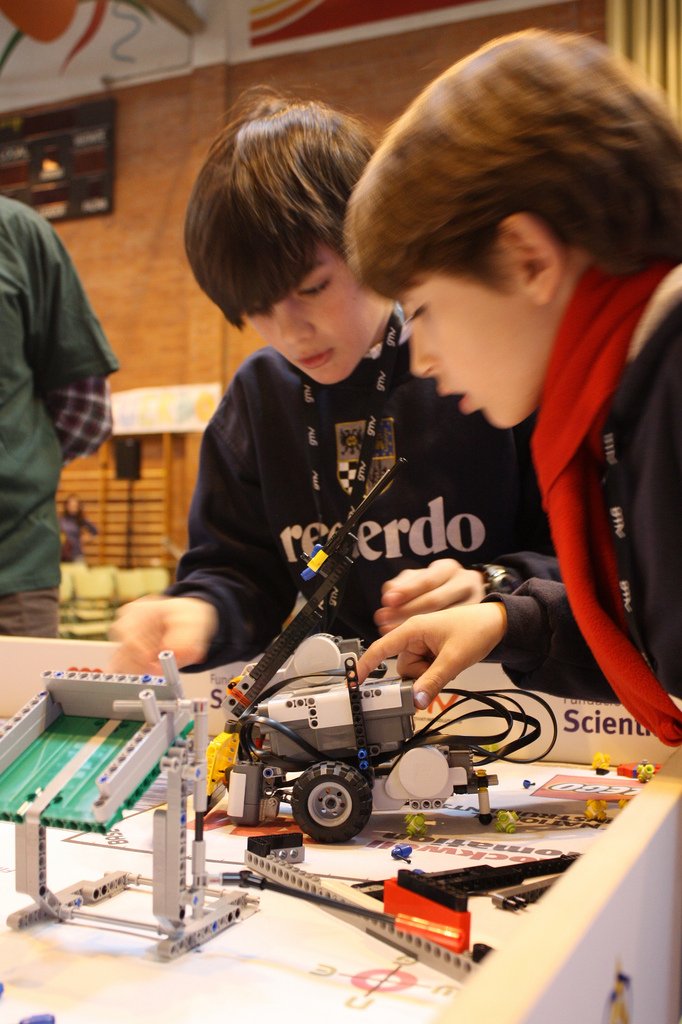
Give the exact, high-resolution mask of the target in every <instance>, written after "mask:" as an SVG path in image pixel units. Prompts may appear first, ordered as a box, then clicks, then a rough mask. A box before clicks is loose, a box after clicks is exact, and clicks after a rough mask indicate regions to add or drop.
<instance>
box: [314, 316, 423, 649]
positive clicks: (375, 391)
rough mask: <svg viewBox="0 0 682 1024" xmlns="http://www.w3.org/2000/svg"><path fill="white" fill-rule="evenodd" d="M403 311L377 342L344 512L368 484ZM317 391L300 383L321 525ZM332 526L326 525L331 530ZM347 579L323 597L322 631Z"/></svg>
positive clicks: (328, 625)
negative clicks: (362, 429) (369, 397)
mask: <svg viewBox="0 0 682 1024" xmlns="http://www.w3.org/2000/svg"><path fill="white" fill-rule="evenodd" d="M403 320H404V316H403V311H402V307H401V306H398V305H396V306H395V307H394V308H393V312H392V313H391V315H390V317H389V318H388V323H387V324H386V330H385V332H384V338H383V341H382V343H381V353H380V354H379V356H378V358H377V359H376V361H375V369H376V372H375V375H374V384H373V385H372V389H371V394H372V404H371V405H370V408H369V410H368V414H367V419H366V420H365V432H364V436H363V438H362V444H361V446H360V455H359V458H358V464H357V472H356V475H355V480H354V481H353V486H352V488H351V494H350V503H349V509H348V512H349V513H350V512H351V511H353V510H354V509H355V508H356V507H357V505H358V504H359V503H360V502H361V501H362V499H363V497H364V495H365V491H366V490H367V489H368V488H369V485H370V470H371V465H372V457H373V455H374V447H375V444H376V437H377V431H378V429H379V426H380V423H381V414H382V411H383V408H384V404H385V402H386V398H387V396H388V393H389V391H390V389H391V384H392V381H393V372H394V370H395V366H396V362H397V359H398V346H399V344H400V335H401V332H402V327H403ZM318 392H319V385H317V384H315V382H314V381H311V380H304V381H303V420H304V424H305V432H306V444H307V449H308V463H309V466H310V482H311V487H312V492H313V499H314V501H315V511H316V513H317V519H318V522H319V523H320V525H322V524H323V519H322V502H321V483H320V481H321V475H320V467H321V459H320V441H321V436H320V417H319V405H318V401H319V399H318ZM332 525H333V524H332V523H330V524H329V528H330V529H331V527H332ZM347 580H348V577H347V576H346V578H345V579H344V581H343V583H342V585H341V587H340V588H339V587H334V588H333V589H332V590H331V592H330V593H329V594H328V595H327V598H326V600H325V607H324V615H323V619H322V623H321V626H320V628H321V630H322V632H328V631H329V630H330V629H331V626H332V623H333V621H334V618H335V616H336V613H337V612H338V610H339V607H340V604H341V601H342V598H343V591H344V590H345V586H346V583H347Z"/></svg>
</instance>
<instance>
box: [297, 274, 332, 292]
mask: <svg viewBox="0 0 682 1024" xmlns="http://www.w3.org/2000/svg"><path fill="white" fill-rule="evenodd" d="M328 284H329V278H328V277H326V278H325V279H324V281H320V283H319V284H311V285H309V286H308V287H307V288H299V289H298V294H299V295H319V294H320V292H323V291H324V290H325V288H326V287H327V285H328Z"/></svg>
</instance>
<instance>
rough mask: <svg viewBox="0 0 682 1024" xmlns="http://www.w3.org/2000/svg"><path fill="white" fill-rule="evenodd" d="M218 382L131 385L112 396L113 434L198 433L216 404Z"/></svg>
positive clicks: (220, 394)
mask: <svg viewBox="0 0 682 1024" xmlns="http://www.w3.org/2000/svg"><path fill="white" fill-rule="evenodd" d="M221 396H222V388H221V386H220V384H182V385H177V386H173V387H165V388H134V389H133V390H131V391H117V392H114V394H112V396H111V404H112V408H113V414H114V434H168V433H183V434H190V433H201V432H202V431H203V430H204V429H205V427H206V424H207V423H208V421H209V420H210V418H211V416H212V415H213V413H214V412H215V410H216V409H217V407H218V402H219V401H220V399H221Z"/></svg>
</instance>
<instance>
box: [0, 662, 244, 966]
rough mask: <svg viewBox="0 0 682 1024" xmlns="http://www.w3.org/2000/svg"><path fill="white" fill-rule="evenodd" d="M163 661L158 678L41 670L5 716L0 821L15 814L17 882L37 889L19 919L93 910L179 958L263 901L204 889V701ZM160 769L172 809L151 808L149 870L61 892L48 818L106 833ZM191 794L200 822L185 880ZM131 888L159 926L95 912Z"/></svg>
mask: <svg viewBox="0 0 682 1024" xmlns="http://www.w3.org/2000/svg"><path fill="white" fill-rule="evenodd" d="M160 661H161V664H162V668H163V671H164V675H163V676H160V677H152V676H126V675H111V674H104V673H101V672H94V673H93V672H76V671H68V672H45V673H43V685H44V689H43V690H42V691H41V692H40V693H38V694H37V695H36V696H35V697H34V698H33V699H32V700H30V701H29V702H28V703H27V704H26V705H25V706H24V707H23V708H22V709H21V710H20V711H19V712H18V713H17V714H16V715H15V716H14V717H13V718H11V719H10V720H9V721H7V722H5V723H3V724H2V725H0V820H3V821H12V822H14V824H15V846H16V888H17V891H19V892H24V893H26V894H27V895H29V896H30V897H31V898H32V899H33V903H32V904H30V905H29V906H27V907H25V908H23V909H21V910H18V911H15V912H14V913H13V914H11V915H10V917H9V919H8V924H9V925H10V926H11V927H12V928H15V929H23V928H26V927H28V926H30V925H32V924H35V923H37V922H39V921H49V920H53V921H60V922H68V921H82V920H84V919H88V920H89V922H90V923H93V924H99V925H101V926H104V925H106V926H107V927H121V928H125V929H127V930H131V929H132V930H136V931H138V932H140V933H141V934H144V935H147V936H150V935H151V936H157V935H159V934H161V935H162V936H164V937H163V938H162V939H160V940H159V941H158V942H157V945H156V950H157V953H158V955H159V956H160V957H161V958H162V959H172V958H174V957H177V956H179V955H181V954H182V953H184V952H186V951H187V950H189V949H191V948H193V947H194V946H197V945H200V944H201V943H203V942H206V941H207V940H208V939H210V938H212V937H213V936H215V935H217V934H219V933H220V932H222V931H224V930H225V929H226V928H228V927H230V926H231V925H233V924H235V923H237V922H238V921H239V920H241V919H242V918H243V917H245V916H248V914H250V913H252V912H253V911H254V910H255V909H256V906H257V902H256V901H255V900H254V899H253V898H252V897H249V896H247V895H246V894H244V893H238V894H234V893H230V894H227V893H225V892H223V891H216V890H210V889H208V887H207V876H206V870H205V841H204V836H203V819H204V814H205V811H206V801H207V798H206V746H207V740H208V726H207V701H206V700H186V699H185V698H184V696H183V692H182V685H181V682H180V678H179V676H178V673H177V669H176V667H175V661H174V658H173V655H172V654H171V652H169V651H165V652H162V654H161V655H160ZM192 727H193V735H192V737H191V738H190V737H189V735H188V734H189V733H190V730H192ZM161 771H164V772H165V773H166V776H167V783H168V793H167V806H166V808H165V809H157V810H156V811H155V812H154V820H153V836H154V842H153V877H152V878H151V879H148V878H143V877H141V876H140V875H134V874H131V873H129V872H109V873H107V874H106V875H104V876H103V877H101V878H99V879H97V880H95V881H79V882H76V883H75V884H73V885H71V886H69V887H68V888H66V889H64V890H61V891H59V892H53V891H52V890H51V889H50V888H49V886H48V883H47V836H46V830H47V828H48V827H53V828H69V829H74V830H77V831H84V832H103V833H106V832H107V831H108V830H109V829H111V827H112V826H113V825H114V824H115V822H117V821H119V820H120V818H121V817H122V814H123V811H124V810H125V809H126V808H128V807H131V806H133V805H134V803H135V802H136V800H137V799H138V798H139V797H140V796H141V795H142V794H143V793H144V792H145V790H146V789H148V788H149V786H150V785H151V783H152V782H153V780H154V779H155V778H156V776H157V775H158V774H159V772H161ZM190 796H192V797H193V801H194V813H195V831H194V837H193V840H192V844H191V857H190V860H191V880H189V881H188V879H187V866H186V860H187V836H186V834H187V803H188V798H189V797H190ZM132 886H135V887H139V886H147V887H149V888H150V889H151V893H152V901H153V913H154V916H155V917H156V919H157V925H155V926H154V925H149V924H145V923H141V922H134V921H130V920H127V919H124V918H116V917H113V916H107V917H104V916H102V915H101V914H96V915H95V914H92V913H90V911H89V910H88V908H91V907H93V906H94V905H96V904H100V903H102V902H103V901H105V900H110V899H111V898H112V897H113V896H115V895H116V894H117V893H120V892H122V891H123V890H125V889H127V888H130V887H132Z"/></svg>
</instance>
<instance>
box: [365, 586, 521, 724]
mask: <svg viewBox="0 0 682 1024" xmlns="http://www.w3.org/2000/svg"><path fill="white" fill-rule="evenodd" d="M506 625H507V613H506V610H505V607H504V605H503V604H502V603H501V602H499V601H490V602H486V603H485V604H471V605H461V606H459V607H457V608H448V609H447V610H446V611H440V612H434V613H432V614H431V615H416V616H415V617H414V618H412V619H408V621H407V622H404V623H403V624H402V625H401V626H398V627H397V628H396V629H393V630H391V632H390V633H387V634H386V636H383V637H381V638H380V639H379V640H376V641H375V642H374V643H373V644H371V646H370V647H368V648H367V651H366V652H365V654H363V656H362V657H361V658H360V661H359V662H358V676H359V679H360V681H361V682H363V681H364V680H365V679H366V678H367V676H368V674H369V673H370V672H371V671H372V670H373V669H375V668H376V667H377V666H378V665H379V664H380V663H381V662H382V661H384V660H385V659H386V658H393V657H395V656H396V655H398V672H399V673H400V675H401V676H403V678H408V679H414V680H415V684H414V702H415V705H416V706H417V707H419V708H425V707H428V705H429V704H430V703H431V701H432V700H433V699H434V697H435V696H436V695H437V694H438V693H439V692H440V691H441V690H442V689H443V687H444V686H446V685H447V684H448V683H449V682H451V680H453V679H454V678H455V677H456V676H457V675H458V674H459V673H460V672H462V671H464V669H465V668H469V667H470V666H471V665H475V664H477V663H478V662H479V661H482V659H483V658H485V657H486V656H487V655H488V654H490V652H491V651H492V649H493V648H494V647H496V646H497V644H498V643H500V641H501V640H502V638H503V637H504V634H505V630H506Z"/></svg>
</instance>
